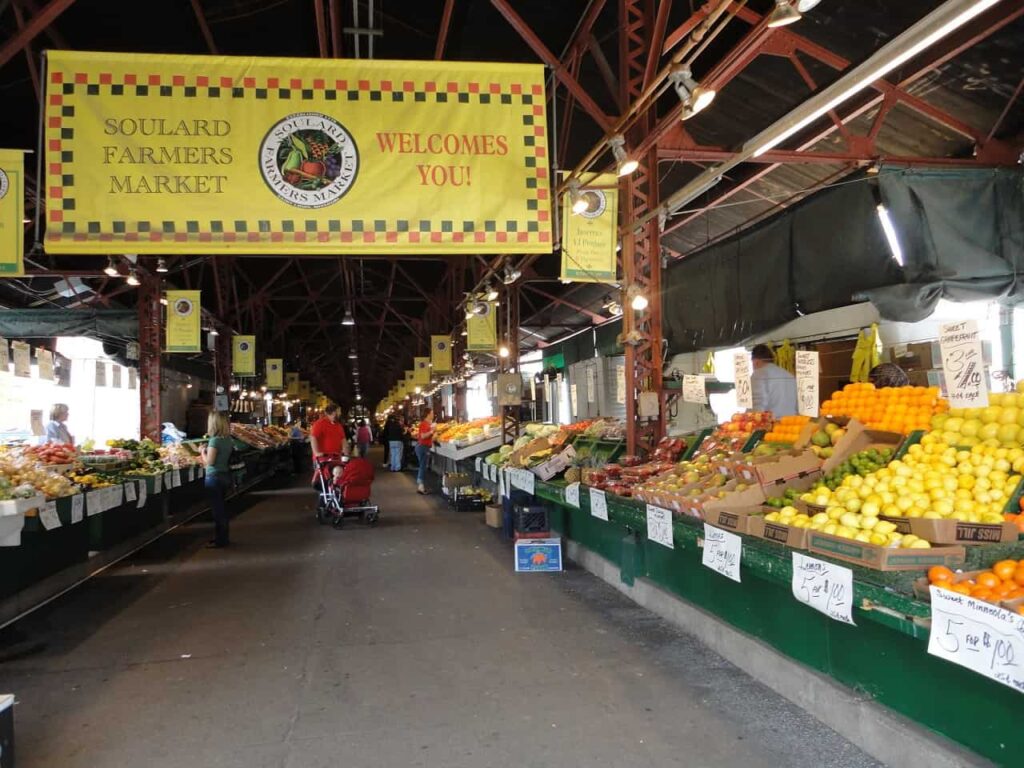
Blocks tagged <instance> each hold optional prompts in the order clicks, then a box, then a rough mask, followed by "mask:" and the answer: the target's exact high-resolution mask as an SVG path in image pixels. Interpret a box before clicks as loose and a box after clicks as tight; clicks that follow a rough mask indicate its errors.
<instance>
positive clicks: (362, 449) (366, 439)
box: [356, 419, 373, 459]
mask: <svg viewBox="0 0 1024 768" xmlns="http://www.w3.org/2000/svg"><path fill="white" fill-rule="evenodd" d="M372 442H373V435H371V434H370V427H369V426H368V425H367V423H366V419H360V420H359V428H358V429H356V448H357V450H358V451H359V457H360V458H363V459H365V458H366V454H368V453H369V452H370V443H372Z"/></svg>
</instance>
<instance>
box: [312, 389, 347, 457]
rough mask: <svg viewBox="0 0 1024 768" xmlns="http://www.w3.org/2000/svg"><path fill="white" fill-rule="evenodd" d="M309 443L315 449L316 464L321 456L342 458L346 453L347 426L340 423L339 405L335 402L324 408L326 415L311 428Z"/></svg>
mask: <svg viewBox="0 0 1024 768" xmlns="http://www.w3.org/2000/svg"><path fill="white" fill-rule="evenodd" d="M309 445H310V447H311V448H312V449H313V463H314V465H315V464H316V460H317V459H318V458H320V457H321V456H325V457H326V456H337V457H339V458H341V454H343V453H345V448H346V446H345V428H344V427H343V426H342V425H341V424H340V423H338V406H336V405H335V404H334V403H331V404H330V405H328V406H327V407H326V408H324V415H323V416H321V417H320V418H319V419H317V420H316V422H315V423H314V424H313V426H312V427H311V428H310V430H309ZM335 469H340V467H336V468H335Z"/></svg>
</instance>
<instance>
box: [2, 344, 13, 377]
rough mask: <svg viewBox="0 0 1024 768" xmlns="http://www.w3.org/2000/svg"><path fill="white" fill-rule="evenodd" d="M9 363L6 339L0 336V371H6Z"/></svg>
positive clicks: (8, 348) (9, 355)
mask: <svg viewBox="0 0 1024 768" xmlns="http://www.w3.org/2000/svg"><path fill="white" fill-rule="evenodd" d="M10 365H11V353H10V347H8V346H7V339H5V338H4V337H3V336H0V371H2V372H3V373H7V369H8V368H9V367H10Z"/></svg>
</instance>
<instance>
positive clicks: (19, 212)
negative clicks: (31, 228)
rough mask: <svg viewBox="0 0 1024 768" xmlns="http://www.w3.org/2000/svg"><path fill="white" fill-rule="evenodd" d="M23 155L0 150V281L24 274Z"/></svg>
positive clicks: (17, 150) (17, 152)
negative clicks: (1, 278) (3, 278)
mask: <svg viewBox="0 0 1024 768" xmlns="http://www.w3.org/2000/svg"><path fill="white" fill-rule="evenodd" d="M24 219H25V153H24V152H23V151H22V150H20V149H0V277H21V276H22V275H24V274H25V261H24V259H25V224H24Z"/></svg>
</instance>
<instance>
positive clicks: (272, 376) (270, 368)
mask: <svg viewBox="0 0 1024 768" xmlns="http://www.w3.org/2000/svg"><path fill="white" fill-rule="evenodd" d="M283 386H284V360H282V359H281V358H279V357H268V358H267V389H273V390H278V389H281V388H282V387H283Z"/></svg>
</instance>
